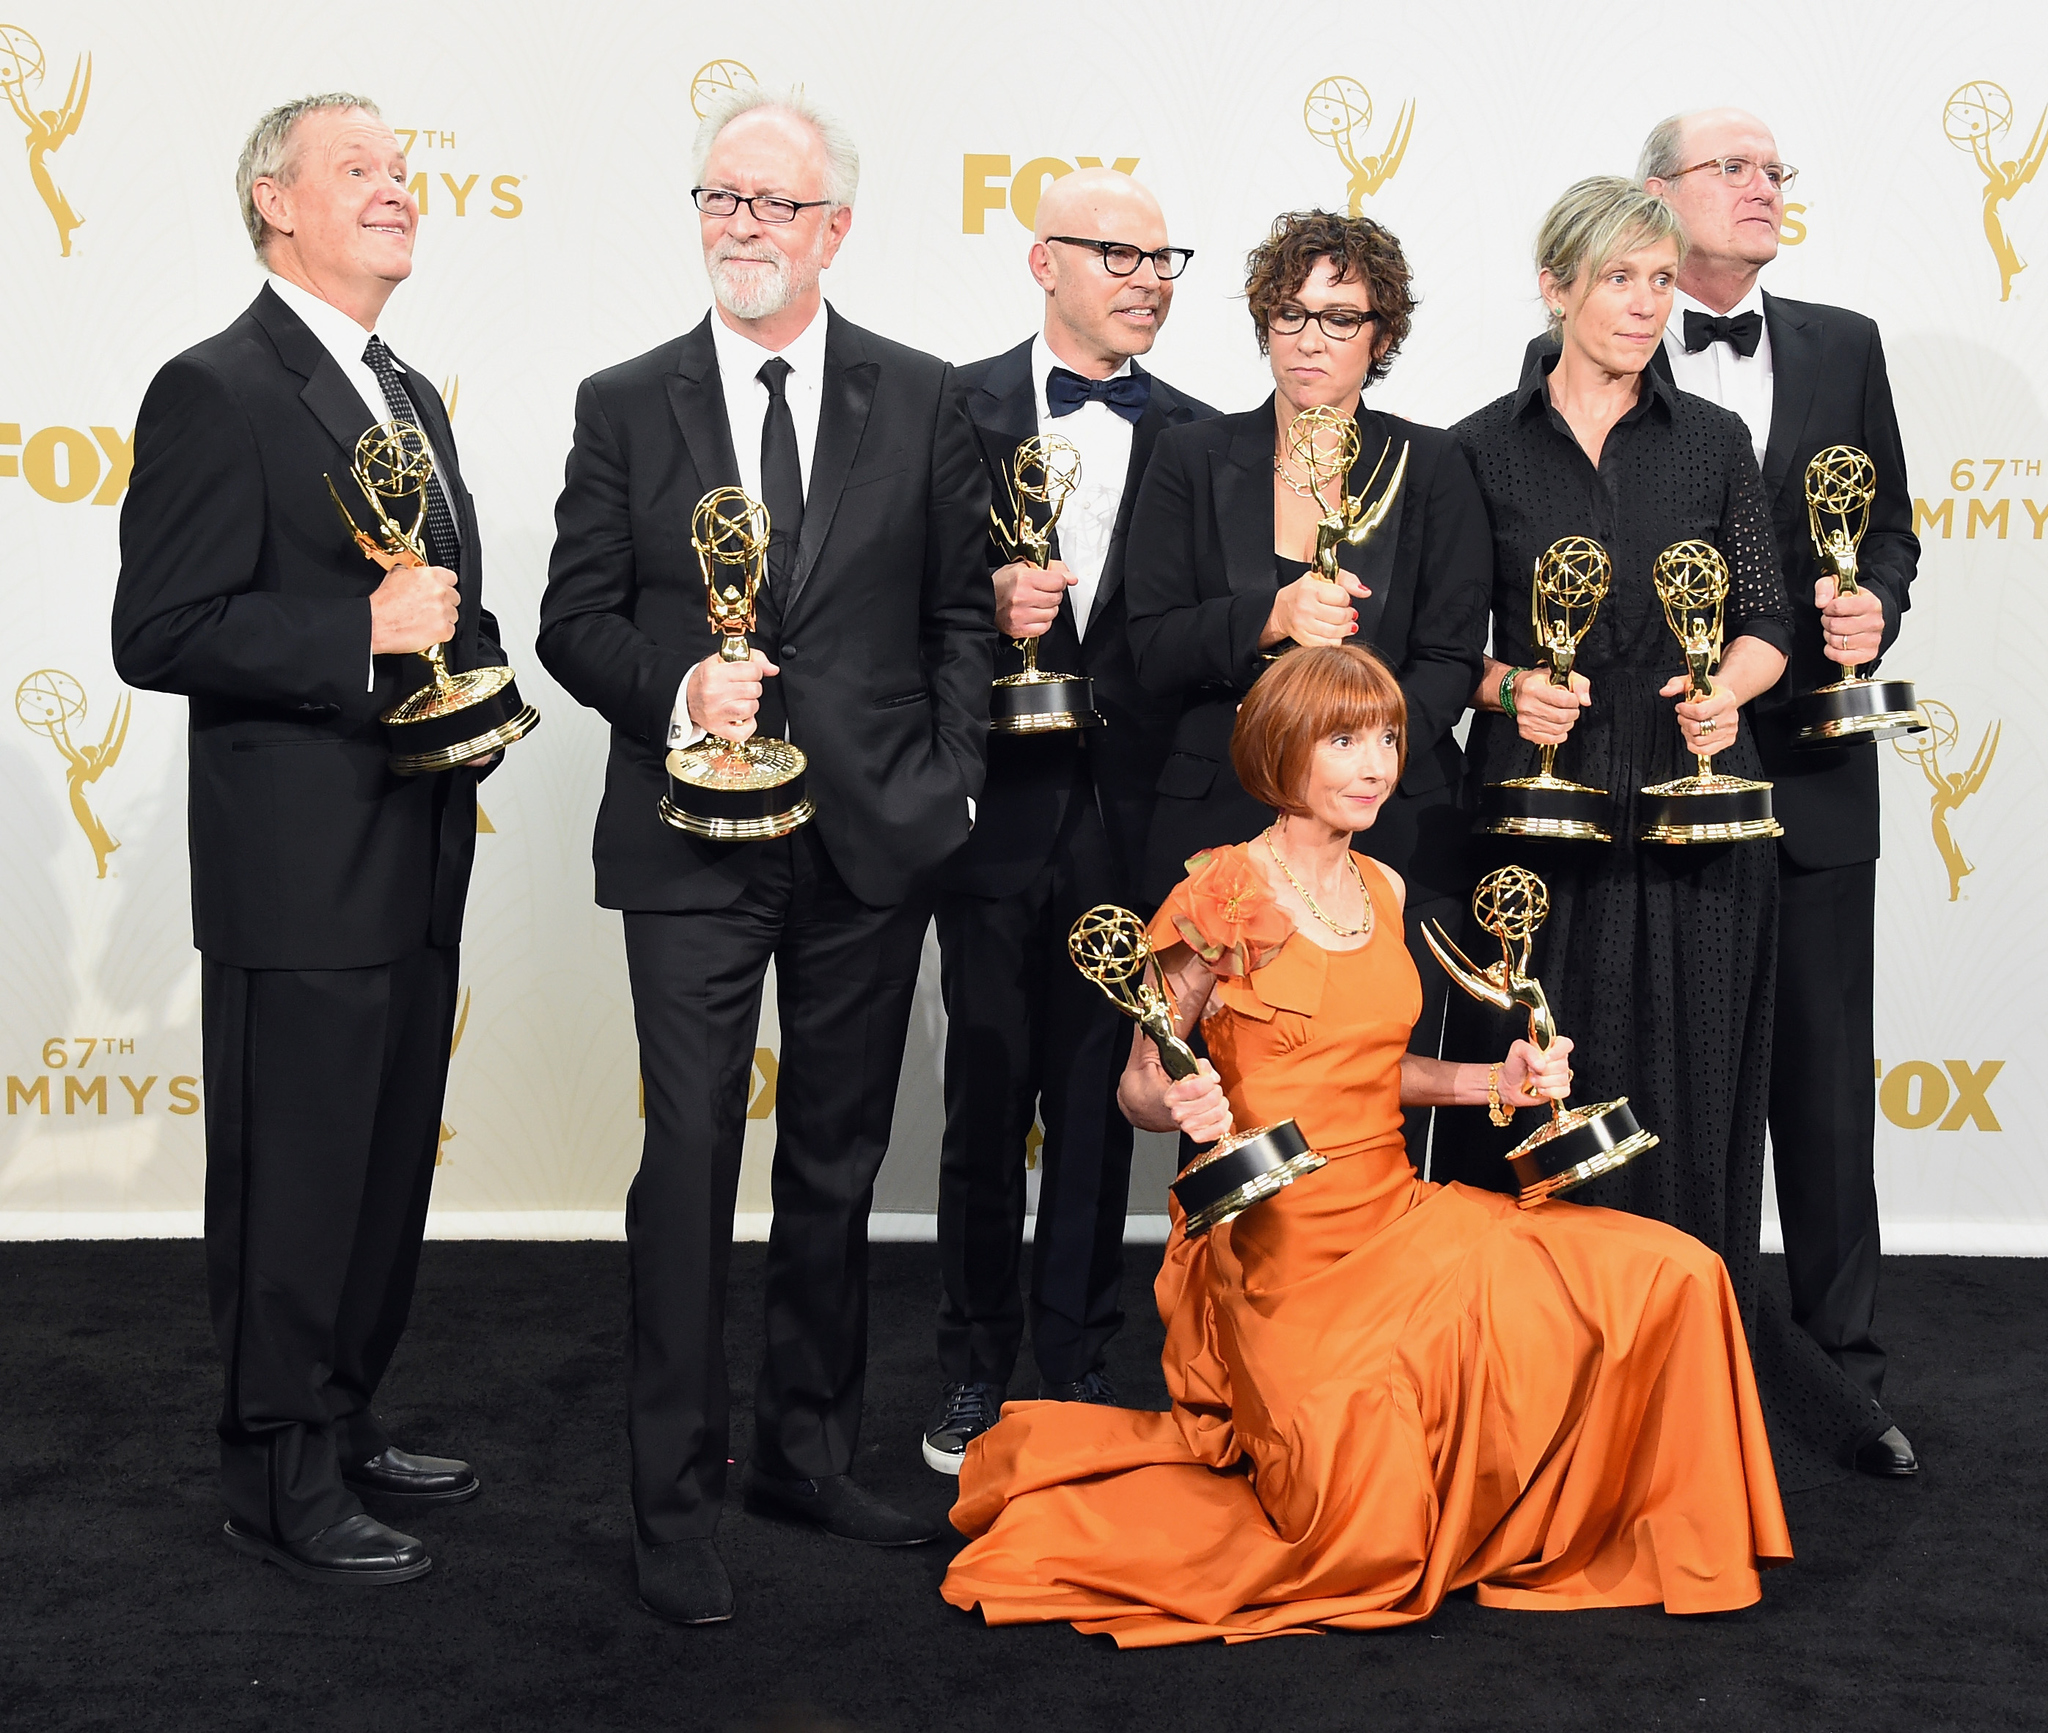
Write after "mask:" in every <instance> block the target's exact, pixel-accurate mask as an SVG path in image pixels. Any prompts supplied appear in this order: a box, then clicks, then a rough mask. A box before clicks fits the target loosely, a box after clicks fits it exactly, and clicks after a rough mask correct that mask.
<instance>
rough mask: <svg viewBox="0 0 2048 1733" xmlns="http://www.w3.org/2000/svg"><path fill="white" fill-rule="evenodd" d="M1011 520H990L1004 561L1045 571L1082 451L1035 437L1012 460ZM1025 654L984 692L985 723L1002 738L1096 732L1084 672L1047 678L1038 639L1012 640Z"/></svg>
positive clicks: (992, 512) (1051, 437)
mask: <svg viewBox="0 0 2048 1733" xmlns="http://www.w3.org/2000/svg"><path fill="white" fill-rule="evenodd" d="M1007 479H1008V482H1009V489H1010V510H1011V517H1010V521H1009V522H1008V523H1005V522H1004V521H1003V519H1002V516H1001V514H999V513H998V512H997V511H996V509H995V507H993V506H991V507H989V513H988V515H989V522H990V524H991V525H992V526H993V528H994V530H995V535H996V542H997V544H998V545H999V546H1000V547H1002V548H1003V549H1004V550H1005V552H1006V553H1007V555H1008V557H1009V559H1010V560H1028V561H1029V562H1030V563H1031V564H1032V565H1034V566H1037V567H1038V568H1039V569H1040V570H1041V571H1043V570H1044V569H1045V567H1046V565H1047V564H1048V563H1049V562H1050V561H1051V559H1052V532H1053V529H1054V527H1055V526H1056V525H1057V524H1058V523H1059V521H1060V513H1061V512H1063V511H1064V510H1066V506H1067V498H1068V496H1069V495H1070V494H1072V493H1073V491H1074V489H1075V488H1076V487H1077V486H1079V485H1080V481H1081V453H1080V452H1079V451H1078V450H1077V449H1076V448H1075V446H1074V443H1073V441H1072V440H1068V439H1062V438H1061V437H1060V436H1059V435H1058V434H1056V433H1038V434H1033V435H1032V436H1031V438H1029V439H1027V440H1025V441H1024V443H1023V444H1022V445H1020V446H1018V447H1017V449H1016V451H1015V452H1014V453H1013V454H1012V456H1011V458H1010V473H1009V476H1008V478H1007ZM1034 505H1042V506H1045V507H1047V508H1048V510H1047V514H1046V519H1045V522H1044V523H1042V524H1034V523H1033V522H1032V521H1031V508H1032V507H1033V506H1034ZM1011 642H1012V643H1014V644H1015V645H1016V646H1017V648H1018V649H1019V650H1021V651H1022V652H1023V653H1024V669H1023V672H1022V673H1018V674H1005V675H1004V676H1003V677H1002V678H1001V679H999V680H997V681H996V682H995V684H994V685H993V686H992V687H991V688H990V689H989V695H988V725H989V727H991V728H993V729H995V730H996V731H997V732H998V733H1001V734H1052V733H1057V732H1060V731H1062V730H1066V729H1073V728H1094V727H1099V726H1100V725H1101V722H1102V718H1101V717H1100V716H1098V715H1096V713H1095V692H1094V683H1093V682H1092V681H1090V680H1089V679H1088V677H1087V676H1086V675H1084V674H1053V673H1049V672H1047V671H1046V670H1044V669H1042V668H1040V667H1039V665H1038V640H1037V639H1036V638H1014V639H1012V640H1011Z"/></svg>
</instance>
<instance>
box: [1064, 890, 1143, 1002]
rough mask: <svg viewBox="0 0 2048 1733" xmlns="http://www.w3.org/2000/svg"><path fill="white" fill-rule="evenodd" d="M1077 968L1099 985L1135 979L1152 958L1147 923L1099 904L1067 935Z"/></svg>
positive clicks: (1076, 923)
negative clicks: (1146, 929)
mask: <svg viewBox="0 0 2048 1733" xmlns="http://www.w3.org/2000/svg"><path fill="white" fill-rule="evenodd" d="M1067 955H1068V956H1070V957H1072V958H1073V959H1074V967H1075V968H1077V969H1079V970H1080V971H1081V973H1082V974H1084V975H1086V976H1087V977H1088V979H1089V980H1091V981H1093V982H1095V983H1096V984H1097V985H1103V984H1110V985H1114V984H1115V983H1117V982H1120V981H1129V980H1132V979H1134V978H1135V977H1136V976H1137V975H1138V974H1139V972H1140V971H1141V970H1143V968H1144V967H1145V961H1146V959H1147V958H1148V957H1150V956H1151V955H1152V939H1151V935H1150V934H1148V933H1147V932H1146V931H1145V923H1144V922H1143V921H1141V920H1139V919H1138V917H1137V916H1136V915H1134V914H1132V913H1131V911H1130V910H1129V909H1126V908H1119V907H1118V906H1117V905H1116V904H1115V903H1097V904H1096V905H1095V907H1094V908H1092V909H1090V910H1089V911H1088V912H1087V913H1086V914H1085V915H1083V916H1082V917H1081V918H1080V919H1079V920H1077V921H1076V922H1075V923H1074V925H1073V928H1072V929H1071V930H1070V931H1069V932H1068V934H1067Z"/></svg>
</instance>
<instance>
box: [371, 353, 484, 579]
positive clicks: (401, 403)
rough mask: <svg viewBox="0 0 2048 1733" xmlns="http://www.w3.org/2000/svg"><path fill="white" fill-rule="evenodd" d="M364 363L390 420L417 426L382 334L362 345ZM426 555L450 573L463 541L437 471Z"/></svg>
mask: <svg viewBox="0 0 2048 1733" xmlns="http://www.w3.org/2000/svg"><path fill="white" fill-rule="evenodd" d="M363 363H364V365H365V366H367V367H368V368H369V370H370V371H371V372H372V373H374V374H376V376H377V384H378V386H379V387H380V388H381V389H382V390H383V392H384V407H385V408H386V409H388V410H389V411H390V412H391V419H392V420H393V421H404V422H409V423H410V424H411V425H412V426H414V427H418V426H419V424H420V418H419V413H418V411H416V410H415V409H414V408H413V405H412V399H411V397H409V396H408V395H407V394H406V389H405V381H404V380H403V379H402V378H401V377H399V372H398V362H397V361H396V360H395V359H394V358H393V357H392V354H391V351H390V350H389V349H387V348H386V347H385V346H384V339H383V338H382V337H372V338H371V339H370V340H369V342H368V343H366V344H365V345H364V346H363ZM427 558H428V559H429V560H431V561H432V562H433V563H434V564H435V565H437V566H441V567H443V568H444V569H446V570H448V571H451V572H452V571H454V570H456V569H457V567H456V562H457V561H458V560H459V559H461V558H462V543H461V541H460V540H459V539H458V538H457V536H456V534H455V514H454V513H453V512H452V511H450V510H449V509H448V495H447V493H446V492H445V491H444V490H443V487H442V483H441V477H440V475H439V474H438V473H437V474H436V475H435V476H434V479H433V481H432V482H431V483H429V484H428V487H427Z"/></svg>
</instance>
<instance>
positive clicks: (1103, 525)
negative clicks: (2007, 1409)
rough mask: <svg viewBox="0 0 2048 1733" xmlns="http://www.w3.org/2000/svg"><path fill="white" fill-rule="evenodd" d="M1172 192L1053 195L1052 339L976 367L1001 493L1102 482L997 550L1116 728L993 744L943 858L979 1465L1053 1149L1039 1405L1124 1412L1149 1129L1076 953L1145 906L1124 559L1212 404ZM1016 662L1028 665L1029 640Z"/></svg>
mask: <svg viewBox="0 0 2048 1733" xmlns="http://www.w3.org/2000/svg"><path fill="white" fill-rule="evenodd" d="M1166 241H1167V230H1166V217H1165V215H1164V213H1163V212H1162V211H1161V210H1160V208H1159V203H1158V201H1157V200H1156V199H1154V198H1153V196H1152V195H1151V193H1149V192H1148V191H1146V189H1145V188H1144V187H1142V186H1140V185H1139V184H1138V183H1137V182H1136V181H1134V180H1133V179H1131V177H1130V176H1128V175H1124V174H1118V173H1117V172H1115V171H1114V170H1111V169H1099V168H1091V169H1080V170H1077V171H1075V172H1074V173H1072V174H1069V175H1066V176H1063V177H1062V178H1061V179H1059V180H1056V181H1054V182H1053V183H1052V185H1051V186H1049V187H1048V188H1047V189H1046V191H1045V194H1044V196H1043V198H1041V199H1040V201H1039V206H1038V220H1037V226H1036V232H1035V233H1034V235H1033V238H1032V243H1031V251H1030V255H1029V264H1030V270H1031V275H1032V277H1033V279H1034V280H1035V281H1036V282H1037V284H1038V286H1039V288H1040V289H1041V290H1042V291H1043V292H1044V295H1045V322H1044V326H1043V328H1042V330H1041V331H1040V332H1039V333H1038V335H1036V336H1034V337H1032V338H1030V339H1028V340H1027V341H1025V342H1023V343H1020V344H1018V345H1017V347H1016V348H1014V349H1012V350H1010V351H1008V352H1007V353H1006V354H1002V355H997V356H994V357H992V358H991V359H989V360H986V361H977V362H975V363H974V364H973V365H972V366H969V367H964V368H962V369H961V380H962V382H963V384H964V385H965V387H966V390H967V405H968V411H969V414H970V416H971V418H972V420H973V423H974V433H975V437H976V440H977V442H978V444H979V446H980V451H981V458H982V462H983V464H984V465H985V467H986V469H987V472H988V474H989V476H990V477H991V482H992V489H993V494H994V497H995V500H996V502H997V504H998V507H999V509H1001V510H1002V511H1003V512H1004V513H1005V514H1008V513H1009V512H1011V511H1012V510H1013V509H1014V502H1013V501H1011V500H1010V499H1009V497H1008V476H1009V470H1010V461H1011V457H1012V455H1013V454H1014V453H1015V451H1016V450H1017V447H1018V446H1019V444H1020V443H1022V442H1023V441H1024V440H1026V439H1029V438H1030V437H1031V436H1032V435H1033V434H1036V433H1044V434H1049V435H1057V436H1058V437H1060V438H1062V439H1065V440H1067V441H1069V442H1070V443H1071V444H1073V445H1074V447H1075V448H1076V449H1077V450H1078V451H1079V453H1080V457H1081V465H1080V469H1081V475H1080V483H1079V485H1078V487H1077V488H1076V489H1075V491H1074V493H1073V495H1072V497H1071V498H1069V499H1068V501H1067V503H1066V507H1065V510H1064V511H1063V512H1062V514H1061V516H1060V519H1059V525H1058V529H1057V531H1056V545H1057V549H1058V553H1059V558H1057V559H1055V560H1053V561H1052V562H1051V563H1050V564H1049V565H1048V566H1046V567H1045V568H1044V569H1043V570H1041V569H1039V568H1038V567H1036V566H1033V565H1031V564H1029V563H1028V562H1020V561H1010V560H1008V558H1007V554H1006V552H1005V551H1004V550H1002V549H1000V548H997V547H995V546H994V544H991V545H990V549H989V552H988V555H987V559H986V562H985V566H984V569H985V570H987V569H988V568H991V567H992V568H994V569H993V571H992V572H991V573H990V577H989V583H990V587H991V590H992V592H993V596H994V601H995V609H996V624H997V629H998V630H999V631H1000V632H1001V633H1002V635H1003V636H1004V638H1006V639H1009V640H1019V639H1030V638H1036V639H1037V640H1038V644H1039V659H1040V662H1041V664H1042V665H1043V666H1044V667H1046V668H1048V669H1054V670H1057V671H1060V672H1063V673H1082V674H1086V675H1088V676H1089V678H1090V679H1091V680H1092V681H1093V682H1094V688H1093V690H1094V700H1095V708H1096V711H1097V712H1098V713H1099V714H1100V715H1101V717H1102V718H1103V722H1102V725H1101V726H1100V727H1091V728H1087V729H1081V730H1071V731H1063V732H1057V733H1046V734H1036V735H1011V734H993V735H991V736H990V741H989V755H988V780H987V783H986V786H985V787H984V788H983V791H982V796H981V809H980V814H979V817H978V819H977V822H976V824H975V827H974V833H973V835H972V836H971V837H970V838H969V839H968V841H967V844H966V846H965V847H963V848H962V849H961V850H960V851H959V852H958V853H957V854H955V855H954V856H953V857H952V859H951V860H950V861H948V862H947V863H946V867H945V870H944V874H943V877H942V880H941V885H942V889H941V892H940V896H939V905H938V926H939V946H940V955H941V957H942V959H943V963H944V986H945V998H946V1015H947V1033H946V1131H945V1138H944V1142H943V1143H942V1145H941V1150H940V1157H939V1267H940V1282H941V1296H940V1301H939V1331H938V1338H939V1364H940V1376H941V1379H942V1381H943V1389H942V1391H941V1393H940V1396H939V1401H938V1404H937V1407H936V1408H935V1410H934V1411H933V1413H932V1415H931V1417H930V1419H929V1421H928V1422H927V1424H926V1427H925V1437H924V1458H925V1461H926V1462H927V1463H929V1464H930V1465H931V1466H932V1467H933V1468H935V1469H937V1470H938V1471H939V1472H941V1473H943V1474H958V1473H959V1472H960V1462H961V1458H962V1456H963V1455H964V1453H965V1451H966V1448H967V1446H968V1444H969V1443H970V1442H971V1441H972V1440H973V1439H974V1438H976V1437H978V1436H979V1435H980V1434H981V1433H982V1432H984V1431H986V1430H987V1429H988V1428H989V1427H990V1426H991V1425H993V1424H994V1423H995V1420H996V1417H997V1415H998V1413H999V1412H1000V1410H1001V1407H1002V1402H1003V1397H1004V1394H1005V1393H1006V1391H1007V1390H1008V1387H1009V1382H1010V1377H1011V1374H1012V1372H1013V1371H1014V1370H1015V1367H1016V1361H1017V1353H1018V1349H1019V1346H1020V1344H1021V1342H1022V1338H1023V1334H1024V1324H1025V1312H1026V1308H1025V1305H1024V1302H1023V1300H1022V1298H1021V1296H1020V1293H1019V1289H1018V1262H1019V1257H1020V1247H1021V1243H1022V1238H1023V1228H1024V1215H1025V1148H1026V1139H1027V1138H1028V1136H1029V1134H1030V1131H1031V1126H1032V1121H1033V1118H1034V1116H1036V1117H1037V1118H1039V1119H1041V1120H1042V1121H1043V1123H1044V1127H1045V1137H1044V1142H1043V1144H1042V1145H1041V1147H1040V1151H1039V1192H1038V1214H1037V1225H1036V1229H1035V1232H1034V1234H1033V1242H1032V1268H1031V1298H1030V1306H1029V1313H1030V1323H1031V1341H1032V1350H1033V1354H1034V1357H1035V1358H1036V1360H1037V1362H1038V1388H1037V1394H1038V1395H1040V1396H1042V1397H1056V1398H1059V1399H1062V1400H1066V1401H1076V1402H1096V1403H1108V1404H1112V1405H1113V1404H1114V1403H1115V1401H1116V1392H1115V1390H1114V1389H1113V1388H1112V1387H1111V1385H1110V1382H1109V1380H1108V1378H1107V1377H1106V1376H1105V1375H1104V1371H1103V1352H1104V1349H1105V1348H1106V1347H1107V1345H1108V1343H1109V1341H1110V1339H1111V1337H1113V1336H1114V1335H1115V1333H1116V1331H1117V1329H1118V1327H1119V1326H1120V1325H1121V1324H1122V1322H1123V1312H1122V1305H1121V1298H1122V1287H1123V1233H1124V1214H1125V1210H1126V1208H1127V1206H1128V1203H1129V1193H1130V1176H1131V1127H1130V1124H1129V1122H1128V1121H1126V1120H1125V1119H1124V1117H1123V1115H1122V1114H1120V1113H1119V1112H1118V1111H1117V1108H1116V1086H1117V1078H1118V1075H1119V1074H1120V1072H1121V1071H1122V1068H1123V1055H1124V1052H1125V1050H1126V1049H1127V1047H1128V1045H1129V1042H1128V1038H1127V1036H1126V1034H1125V1031H1124V1026H1123V1021H1122V1019H1121V1018H1120V1017H1119V1016H1118V1014H1117V1012H1116V1010H1115V1008H1114V1007H1113V1006H1111V1005H1110V1003H1109V1002H1108V1001H1107V1000H1106V999H1104V998H1103V997H1102V995H1101V994H1100V993H1099V992H1098V991H1097V990H1096V989H1095V988H1094V987H1092V986H1090V985H1089V984H1088V983H1087V982H1086V981H1084V980H1083V979H1082V978H1081V977H1080V975H1078V974H1077V973H1076V972H1075V970H1074V968H1073V965H1072V964H1071V963H1070V962H1069V961H1068V958H1067V945H1066V937H1067V929H1068V928H1069V927H1070V926H1071V925H1072V924H1073V921H1074V919H1075V917H1076V916H1077V915H1079V914H1081V913H1082V912H1083V911H1084V910H1086V909H1088V908H1090V907H1092V906H1093V905H1095V904H1096V903H1100V902H1121V903H1129V902H1132V901H1133V900H1134V899H1135V896H1136V892H1137V882H1138V867H1139V864H1140V861H1141V859H1142V857H1143V853H1144V845H1145V832H1146V827H1147V824H1148V823H1149V821H1150V817H1151V810H1152V795H1153V786H1154V784H1155V783H1156V782H1157V780H1158V776H1159V767H1160V765H1161V763H1162V762H1163V761H1164V759H1165V756H1166V749H1167V745H1168V743H1169V739H1170V736H1171V730H1172V724H1173V711H1172V710H1171V709H1170V708H1166V707H1162V706H1161V704H1160V703H1159V701H1158V700H1156V699H1152V698H1149V697H1148V696H1147V695H1146V694H1145V692H1144V691H1143V690H1142V689H1141V688H1140V686H1139V685H1138V679H1137V674H1136V671H1135V669H1134V668H1133V666H1132V662H1131V651H1130V645H1129V642H1128V639H1127V636H1126V632H1125V619H1124V603H1123V545H1124V535H1125V531H1126V528H1127V526H1128V524H1129V521H1130V508H1131V503H1132V501H1133V500H1135V499H1136V497H1137V492H1138V482H1139V480H1140V479H1141V478H1142V477H1143V475H1144V473H1145V465H1146V463H1147V462H1148V460H1149V459H1150V457H1151V453H1152V446H1153V443H1154V441H1155V440H1157V438H1158V437H1159V434H1160V432H1161V430H1162V429H1164V428H1168V427H1173V426H1178V425H1179V424H1181V423H1182V422H1187V421H1194V420H1197V419H1200V418H1202V417H1205V416H1208V415H1211V414H1213V413H1214V411H1212V410H1211V409H1209V408H1208V407H1207V406H1206V405H1205V404H1201V403H1197V402H1196V401H1195V400H1194V399H1193V398H1191V397H1188V396H1187V395H1186V394H1184V393H1182V392H1179V391H1176V390H1175V389H1174V388H1173V387H1172V386H1170V385H1168V384H1167V383H1166V382H1165V381H1164V380H1163V379H1158V378H1156V377H1154V376H1153V375H1152V374H1150V373H1148V372H1146V371H1145V370H1144V369H1143V368H1142V367H1140V366H1139V365H1138V363H1137V357H1138V356H1140V355H1143V354H1146V353H1147V352H1148V351H1149V350H1150V349H1151V347H1152V345H1153V343H1154V342H1155V341H1156V340H1157V338H1158V335H1159V328H1160V326H1161V325H1163V324H1164V323H1165V322H1166V315H1167V312H1168V310H1169V309H1170V308H1171V306H1172V305H1173V287H1174V280H1175V279H1176V278H1177V277H1178V276H1179V275H1180V273H1181V271H1182V270H1183V268H1184V267H1185V266H1186V264H1187V261H1188V259H1189V258H1190V257H1191V255H1190V253H1189V252H1188V250H1187V249H1186V248H1183V247H1171V246H1168V245H1167V244H1166ZM999 660H1001V661H1002V662H1003V663H1004V668H1003V670H1002V671H1003V672H1012V671H1015V670H1016V669H1018V668H1020V667H1021V666H1022V657H1021V652H1020V651H1019V650H1018V649H1017V648H1016V647H1015V644H1014V643H1010V644H1005V645H1003V646H1002V647H1001V649H1000V651H999Z"/></svg>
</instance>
